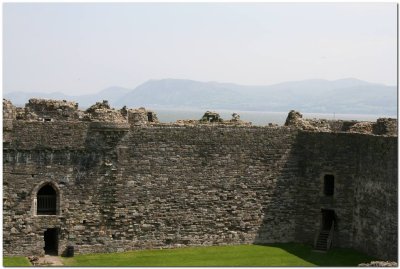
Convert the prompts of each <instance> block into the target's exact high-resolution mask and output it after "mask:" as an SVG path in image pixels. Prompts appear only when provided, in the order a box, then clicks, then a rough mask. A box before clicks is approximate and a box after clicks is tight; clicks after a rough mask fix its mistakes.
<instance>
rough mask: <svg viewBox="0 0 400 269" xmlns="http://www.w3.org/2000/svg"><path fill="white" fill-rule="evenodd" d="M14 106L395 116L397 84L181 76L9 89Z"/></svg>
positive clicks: (353, 80)
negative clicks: (85, 88) (94, 88)
mask: <svg viewBox="0 0 400 269" xmlns="http://www.w3.org/2000/svg"><path fill="white" fill-rule="evenodd" d="M3 97H4V98H6V99H9V100H11V101H12V102H13V103H14V104H16V105H19V106H21V105H24V104H25V103H26V102H27V101H28V100H29V99H30V98H33V97H35V98H49V99H66V100H73V101H77V102H78V103H79V106H80V107H81V108H87V107H89V106H90V105H92V104H94V103H95V102H98V101H102V100H108V101H109V103H110V104H111V105H112V106H113V107H115V108H120V107H122V106H124V105H126V106H127V107H131V108H135V107H141V106H143V107H146V108H152V109H157V108H160V109H161V108H163V109H227V110H239V111H270V112H287V111H289V110H292V109H294V110H298V111H301V112H308V113H338V114H339V113H342V114H375V115H397V87H396V86H387V85H384V84H377V83H370V82H366V81H362V80H358V79H354V78H347V79H340V80H333V81H330V80H324V79H313V80H303V81H291V82H283V83H279V84H273V85H267V86H244V85H238V84H233V83H220V82H200V81H194V80H183V79H161V80H149V81H147V82H145V83H143V84H141V85H139V86H138V87H136V88H135V89H128V88H123V87H109V88H106V89H104V90H102V91H100V92H98V93H96V94H86V95H75V96H72V95H71V96H70V95H66V94H64V93H61V92H54V93H43V92H29V93H28V92H9V93H5V94H4V95H3Z"/></svg>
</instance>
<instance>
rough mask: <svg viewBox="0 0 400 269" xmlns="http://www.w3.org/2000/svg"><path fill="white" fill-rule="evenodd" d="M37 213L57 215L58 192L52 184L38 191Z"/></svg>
mask: <svg viewBox="0 0 400 269" xmlns="http://www.w3.org/2000/svg"><path fill="white" fill-rule="evenodd" d="M36 212H37V214H38V215H57V192H56V190H55V189H54V188H53V186H52V185H51V184H46V185H44V186H43V187H41V188H40V190H39V191H38V193H37V211H36Z"/></svg>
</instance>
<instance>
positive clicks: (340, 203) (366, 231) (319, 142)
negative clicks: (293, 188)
mask: <svg viewBox="0 0 400 269" xmlns="http://www.w3.org/2000/svg"><path fill="white" fill-rule="evenodd" d="M297 147H298V152H299V154H301V155H302V157H301V161H300V163H299V167H300V169H301V171H300V173H301V179H300V181H301V184H300V185H299V186H298V191H299V193H301V194H302V196H301V197H299V198H298V203H297V204H298V208H297V214H298V217H297V223H298V225H297V231H296V240H299V241H308V242H309V243H312V240H313V239H314V238H315V231H316V230H317V229H318V227H319V225H320V220H321V209H333V210H335V213H336V216H337V223H336V226H335V237H334V241H333V243H334V245H336V246H341V247H352V248H355V249H358V250H360V251H363V252H365V253H368V254H370V255H372V256H375V257H378V258H381V259H390V260H397V218H398V214H397V202H398V201H397V137H384V136H374V135H363V134H348V133H310V132H304V133H300V135H299V136H298V141H297ZM325 174H332V175H334V176H335V190H334V195H333V196H332V197H329V196H326V195H324V193H323V184H324V181H323V177H324V175H325ZM316 194H317V195H316ZM301 223H303V227H302V225H301Z"/></svg>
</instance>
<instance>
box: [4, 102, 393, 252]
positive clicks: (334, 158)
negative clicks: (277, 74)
mask: <svg viewBox="0 0 400 269" xmlns="http://www.w3.org/2000/svg"><path fill="white" fill-rule="evenodd" d="M396 130H397V120H395V119H378V120H377V121H376V122H357V121H340V120H337V121H332V120H323V119H322V120H319V119H304V118H303V117H302V115H301V114H300V113H299V112H296V111H290V112H289V114H288V118H287V120H286V122H285V124H284V125H283V126H277V125H268V126H253V125H251V124H250V123H248V122H244V121H242V120H241V119H240V116H239V115H237V114H234V115H232V119H230V120H223V119H221V117H220V116H219V115H218V114H217V113H215V112H212V111H207V112H206V113H205V114H204V116H203V117H202V118H201V119H194V120H184V121H183V120H182V121H177V122H174V123H160V122H159V121H158V119H157V115H156V114H155V113H154V112H153V111H150V110H147V109H145V108H138V109H131V108H126V107H123V108H121V109H114V108H111V107H110V106H109V104H108V102H106V101H103V102H99V103H96V104H94V105H93V106H91V107H89V108H88V109H86V110H79V108H78V104H77V103H75V102H68V101H55V100H42V99H31V100H30V101H29V103H27V104H26V105H25V107H24V108H18V107H15V106H14V105H12V103H11V102H9V101H7V100H4V99H3V252H4V255H6V256H7V255H25V256H29V255H43V254H45V253H55V254H59V255H61V254H63V253H65V251H66V249H67V247H68V246H73V247H74V248H75V252H76V253H95V252H118V251H127V250H132V249H144V248H173V247H182V246H204V245H226V244H251V243H256V244H266V243H274V242H301V243H305V244H310V245H313V246H315V247H321V246H322V247H328V245H327V244H328V243H327V241H326V240H325V241H324V240H323V237H321V236H319V235H320V234H321V233H322V232H325V231H326V230H328V231H329V233H330V234H331V236H332V237H331V238H333V241H331V242H333V243H332V244H333V245H332V246H333V247H344V248H353V249H356V250H359V251H362V252H364V253H367V254H369V255H371V256H374V257H376V258H379V259H383V260H397V243H398V242H397V239H398V235H397V225H398V201H397V198H398V196H397V186H398V180H397V175H398V168H397V167H398V160H397V145H398V141H397V140H398V139H397V131H396ZM321 238H322V239H321Z"/></svg>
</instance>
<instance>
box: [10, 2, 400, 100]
mask: <svg viewBox="0 0 400 269" xmlns="http://www.w3.org/2000/svg"><path fill="white" fill-rule="evenodd" d="M396 31H397V30H396V4H395V3H379V4H376V3H353V4H347V3H308V4H301V3H296V4H293V3H281V4H278V3H252V4H250V3H249V4H244V3H213V4H210V3H208V4H203V3H173V4H171V3H169V4H168V3H161V4H160V3H119V4H109V3H90V4H83V3H69V4H68V3H58V4H52V3H6V4H4V6H3V83H4V84H3V89H4V91H5V92H9V91H44V92H52V91H62V92H64V93H73V94H77V93H93V92H97V91H99V90H102V89H104V88H106V87H108V86H123V87H128V88H133V87H135V86H137V85H139V84H141V83H143V82H145V81H146V80H149V79H162V78H184V79H193V80H200V81H220V82H234V83H239V84H247V85H266V84H272V83H278V82H283V81H290V80H303V79H311V78H322V79H340V78H347V77H355V78H358V79H362V80H367V81H371V82H379V83H384V84H388V85H396V75H397V67H396V59H397V54H396V46H397V45H396V38H397V34H396Z"/></svg>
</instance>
